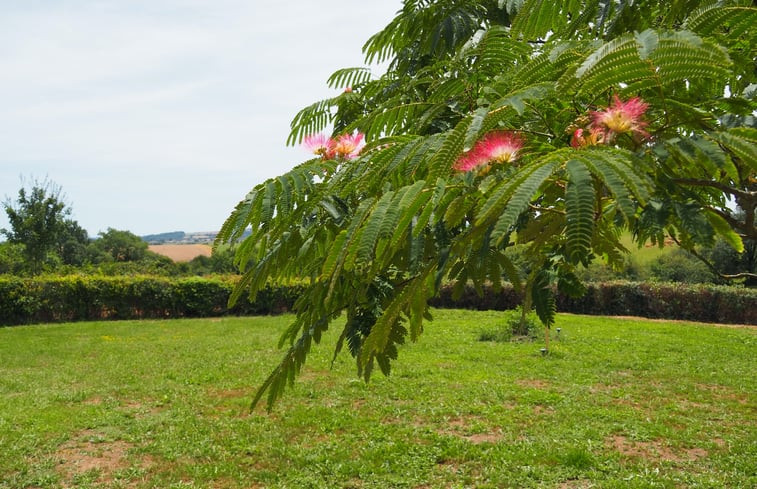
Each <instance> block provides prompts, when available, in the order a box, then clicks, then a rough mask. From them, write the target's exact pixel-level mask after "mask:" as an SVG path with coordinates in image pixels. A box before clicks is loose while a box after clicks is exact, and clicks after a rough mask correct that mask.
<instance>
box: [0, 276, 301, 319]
mask: <svg viewBox="0 0 757 489" xmlns="http://www.w3.org/2000/svg"><path fill="white" fill-rule="evenodd" d="M237 280H238V277H222V278H195V277H192V278H180V279H171V278H167V277H153V276H122V277H106V276H66V277H41V278H18V277H7V276H5V277H3V276H0V325H13V324H25V323H42V322H57V321H92V320H100V319H148V318H180V317H207V316H220V315H224V314H237V315H250V314H275V313H281V312H285V311H287V310H289V309H291V307H292V305H293V304H294V301H295V300H296V298H297V296H298V295H299V294H300V293H301V288H300V287H299V286H291V287H275V288H274V287H266V288H265V289H264V290H262V291H261V292H260V293H259V294H258V297H257V299H256V300H255V302H250V301H249V300H248V299H247V297H246V296H243V297H241V298H240V299H239V301H237V303H236V304H235V305H234V307H233V308H231V309H228V308H227V302H228V300H229V296H230V295H231V291H232V290H233V288H234V285H235V283H236V281H237Z"/></svg>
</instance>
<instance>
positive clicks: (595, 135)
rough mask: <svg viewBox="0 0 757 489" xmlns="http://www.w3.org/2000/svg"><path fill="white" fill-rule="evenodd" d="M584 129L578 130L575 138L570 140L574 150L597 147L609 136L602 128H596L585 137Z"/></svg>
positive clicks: (574, 135)
mask: <svg viewBox="0 0 757 489" xmlns="http://www.w3.org/2000/svg"><path fill="white" fill-rule="evenodd" d="M584 133H585V131H584V130H583V129H576V130H575V132H574V133H573V137H572V138H571V139H570V145H571V146H573V147H574V148H584V147H586V146H596V145H598V144H602V143H604V142H605V140H606V138H607V134H605V130H604V129H603V128H601V127H594V128H592V129H591V130H590V132H589V134H588V136H585V135H584Z"/></svg>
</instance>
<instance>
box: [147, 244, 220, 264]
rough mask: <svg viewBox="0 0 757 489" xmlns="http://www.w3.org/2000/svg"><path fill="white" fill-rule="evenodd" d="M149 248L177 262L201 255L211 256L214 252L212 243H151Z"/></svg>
mask: <svg viewBox="0 0 757 489" xmlns="http://www.w3.org/2000/svg"><path fill="white" fill-rule="evenodd" d="M147 249H149V250H150V251H152V252H153V253H157V254H159V255H163V256H167V257H168V258H170V259H172V260H173V261H175V262H184V261H190V260H191V259H193V258H196V257H198V256H200V255H202V256H210V254H211V252H212V248H211V247H210V245H206V244H161V245H150V246H149V247H148V248H147Z"/></svg>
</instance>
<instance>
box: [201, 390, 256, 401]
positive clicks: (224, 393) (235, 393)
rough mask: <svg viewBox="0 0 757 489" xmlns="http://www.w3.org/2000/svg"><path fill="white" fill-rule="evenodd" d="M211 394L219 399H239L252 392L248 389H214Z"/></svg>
mask: <svg viewBox="0 0 757 489" xmlns="http://www.w3.org/2000/svg"><path fill="white" fill-rule="evenodd" d="M209 395H211V396H212V397H215V398H217V399H239V398H240V397H247V396H249V395H250V392H249V391H248V390H247V389H214V390H211V391H210V392H209Z"/></svg>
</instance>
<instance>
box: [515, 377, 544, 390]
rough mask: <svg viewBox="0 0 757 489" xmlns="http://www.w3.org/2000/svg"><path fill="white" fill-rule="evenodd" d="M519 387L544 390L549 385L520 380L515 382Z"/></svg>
mask: <svg viewBox="0 0 757 489" xmlns="http://www.w3.org/2000/svg"><path fill="white" fill-rule="evenodd" d="M515 383H516V384H518V385H519V386H521V387H530V388H531V389H546V388H547V387H549V384H548V383H547V382H545V381H543V380H539V379H520V380H516V381H515Z"/></svg>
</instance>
